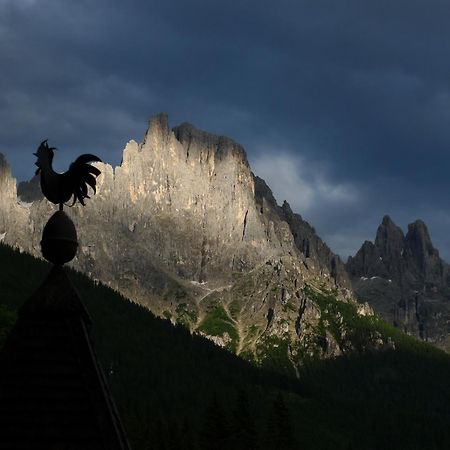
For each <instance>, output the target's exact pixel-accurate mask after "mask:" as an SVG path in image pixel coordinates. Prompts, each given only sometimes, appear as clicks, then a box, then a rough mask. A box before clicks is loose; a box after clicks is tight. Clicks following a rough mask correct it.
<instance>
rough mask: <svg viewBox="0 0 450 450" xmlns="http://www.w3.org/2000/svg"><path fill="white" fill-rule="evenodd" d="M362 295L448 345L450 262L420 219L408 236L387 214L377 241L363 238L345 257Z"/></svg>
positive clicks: (412, 329) (402, 323)
mask: <svg viewBox="0 0 450 450" xmlns="http://www.w3.org/2000/svg"><path fill="white" fill-rule="evenodd" d="M346 268H347V271H348V273H349V275H350V277H351V279H352V285H353V288H354V290H355V292H356V294H357V296H358V297H359V298H360V300H363V301H367V302H368V303H369V304H370V305H371V306H373V307H374V309H375V310H376V311H377V312H378V313H380V314H382V315H383V317H384V318H385V319H386V320H388V321H390V322H391V323H393V324H395V325H397V326H399V327H401V328H402V329H403V330H404V331H407V332H408V333H411V334H414V335H416V336H418V337H421V338H423V339H427V340H432V341H435V342H439V343H440V345H443V346H445V345H448V344H445V343H444V342H445V340H446V339H448V338H447V337H446V336H448V331H447V325H446V323H447V320H448V317H450V308H448V299H449V295H450V282H449V266H448V265H447V264H446V263H445V262H444V261H442V260H441V259H440V257H439V252H438V251H437V250H436V249H435V248H434V247H433V244H432V242H431V239H430V235H429V233H428V229H427V226H426V225H425V223H424V222H423V221H422V220H416V221H415V222H413V223H411V224H409V225H408V232H407V234H406V236H405V235H404V234H403V231H402V230H401V229H400V228H399V227H398V226H397V225H395V223H394V222H393V221H392V219H391V218H390V217H389V216H385V217H384V218H383V221H382V223H381V225H380V226H379V227H378V230H377V234H376V239H375V245H374V244H372V243H370V242H367V241H366V242H365V243H364V244H363V246H362V247H361V249H360V250H359V251H358V252H357V254H356V255H355V256H354V257H353V258H349V260H348V262H347V266H346Z"/></svg>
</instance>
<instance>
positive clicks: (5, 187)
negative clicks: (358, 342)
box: [0, 153, 16, 202]
mask: <svg viewBox="0 0 450 450" xmlns="http://www.w3.org/2000/svg"><path fill="white" fill-rule="evenodd" d="M15 199H16V180H15V178H13V176H12V174H11V168H10V166H9V164H8V162H7V161H6V158H5V156H4V155H3V154H2V153H0V202H1V201H4V202H6V201H15Z"/></svg>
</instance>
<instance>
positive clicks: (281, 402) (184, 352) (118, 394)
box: [0, 245, 450, 450]
mask: <svg viewBox="0 0 450 450" xmlns="http://www.w3.org/2000/svg"><path fill="white" fill-rule="evenodd" d="M0 268H1V270H0V340H1V341H0V345H2V343H3V341H4V338H5V335H6V333H7V330H8V329H9V328H10V327H11V326H12V325H13V323H14V320H15V318H16V310H17V308H18V307H19V306H20V305H21V304H22V303H23V302H24V301H25V300H26V299H27V297H28V296H29V295H30V294H31V293H32V291H33V290H34V289H36V287H37V286H38V285H39V283H40V282H41V281H42V280H43V279H44V277H45V275H46V274H47V273H48V271H49V266H48V265H47V264H46V263H44V262H42V261H38V260H36V259H34V258H32V257H31V256H28V255H26V254H20V253H18V252H17V251H14V250H12V249H10V248H9V247H6V246H3V245H0ZM69 275H70V278H71V279H72V281H73V283H74V285H75V286H76V288H77V290H78V292H79V294H80V297H81V298H82V299H83V301H84V302H85V304H86V306H87V308H88V311H89V313H90V314H91V316H92V318H93V321H94V328H93V334H94V340H95V345H96V350H97V353H98V355H99V358H100V360H101V362H102V364H103V367H104V370H105V373H106V374H107V377H108V379H109V382H110V385H111V388H112V391H113V394H114V397H115V399H116V402H117V404H118V407H119V410H120V413H121V416H122V419H123V421H124V424H125V427H126V429H127V432H128V435H129V438H130V441H131V443H132V446H133V448H134V449H135V450H141V449H142V450H144V449H150V448H156V449H172V448H173V449H175V448H176V449H183V448H184V449H212V448H217V449H222V448H223V449H239V448H246V449H250V448H258V449H282V448H283V449H284V448H299V449H311V450H313V449H314V450H319V449H358V450H360V449H380V448H396V449H408V450H410V449H443V448H448V447H450V430H449V427H448V423H450V410H449V408H448V405H449V404H450V385H449V381H448V380H449V379H450V359H449V358H448V356H447V355H445V354H444V353H442V352H440V351H438V350H436V349H434V348H432V347H430V346H428V345H426V344H422V343H419V342H417V341H415V340H414V339H412V338H408V337H406V336H404V335H402V334H401V333H399V332H397V331H395V330H392V329H391V328H389V327H388V326H387V325H385V326H386V327H387V333H388V334H392V333H393V334H392V335H393V336H394V340H395V350H393V349H391V350H384V351H380V352H374V351H363V350H361V351H359V352H358V353H353V354H352V356H345V357H339V358H336V359H332V360H328V361H321V360H318V359H316V358H311V360H310V361H309V362H308V363H307V364H305V365H304V366H303V369H302V370H301V371H300V373H299V374H298V375H299V377H300V379H299V380H298V379H295V378H293V377H287V376H285V375H279V374H276V373H274V372H268V371H266V370H262V369H259V368H257V367H255V366H253V365H250V364H249V363H247V362H245V361H243V360H242V359H240V358H238V357H236V356H235V355H233V354H231V353H230V352H228V351H226V350H223V349H220V348H218V347H216V346H215V345H214V344H213V343H211V342H210V341H208V340H206V339H204V338H202V337H200V336H197V335H191V334H190V332H189V331H188V330H187V329H186V328H184V327H181V326H173V325H172V324H171V323H170V322H169V321H167V320H161V319H158V318H155V317H154V316H153V315H152V314H151V313H150V312H149V311H148V310H146V309H145V308H143V307H141V306H138V305H137V304H134V303H132V302H130V301H128V300H126V299H124V298H123V297H121V296H120V295H118V294H117V293H115V292H114V291H112V290H111V289H109V288H107V287H105V286H103V285H100V284H96V283H94V282H93V281H91V280H89V279H88V278H87V277H85V276H83V275H80V274H78V273H76V272H73V271H69ZM319 300H320V301H325V300H324V299H319ZM381 324H382V322H381V321H380V322H379V323H378V324H377V326H381Z"/></svg>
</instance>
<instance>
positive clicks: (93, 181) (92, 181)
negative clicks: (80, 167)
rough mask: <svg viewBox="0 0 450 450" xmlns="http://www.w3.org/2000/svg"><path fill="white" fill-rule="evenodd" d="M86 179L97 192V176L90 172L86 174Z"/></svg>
mask: <svg viewBox="0 0 450 450" xmlns="http://www.w3.org/2000/svg"><path fill="white" fill-rule="evenodd" d="M84 180H85V181H86V183H87V184H88V185H89V186H90V187H91V188H92V190H93V191H94V194H96V193H97V188H96V182H97V180H96V179H95V177H94V176H93V175H91V174H90V173H87V174H86V175H85V176H84Z"/></svg>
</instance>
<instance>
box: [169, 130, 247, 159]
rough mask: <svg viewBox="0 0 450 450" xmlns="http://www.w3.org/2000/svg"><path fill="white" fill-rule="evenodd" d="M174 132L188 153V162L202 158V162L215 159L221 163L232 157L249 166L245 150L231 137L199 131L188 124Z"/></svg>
mask: <svg viewBox="0 0 450 450" xmlns="http://www.w3.org/2000/svg"><path fill="white" fill-rule="evenodd" d="M172 131H173V132H174V134H175V138H176V139H177V140H178V141H179V142H180V143H181V145H182V146H183V148H184V149H185V151H186V160H189V159H191V160H192V158H194V159H196V158H200V161H203V160H205V159H206V160H207V159H209V158H210V157H214V158H215V159H216V160H219V161H220V160H221V159H225V158H226V157H227V156H229V155H232V156H235V157H237V158H239V159H240V160H242V162H244V164H245V165H246V166H248V162H247V155H246V153H245V150H244V148H243V147H242V146H241V145H239V144H238V143H237V142H235V141H233V139H230V138H229V137H226V136H219V135H215V134H211V133H208V132H205V131H202V130H199V129H198V128H196V127H194V126H193V125H191V124H190V123H188V122H183V123H182V124H180V125H178V126H176V127H174V128H173V130H172ZM205 150H206V152H205Z"/></svg>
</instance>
